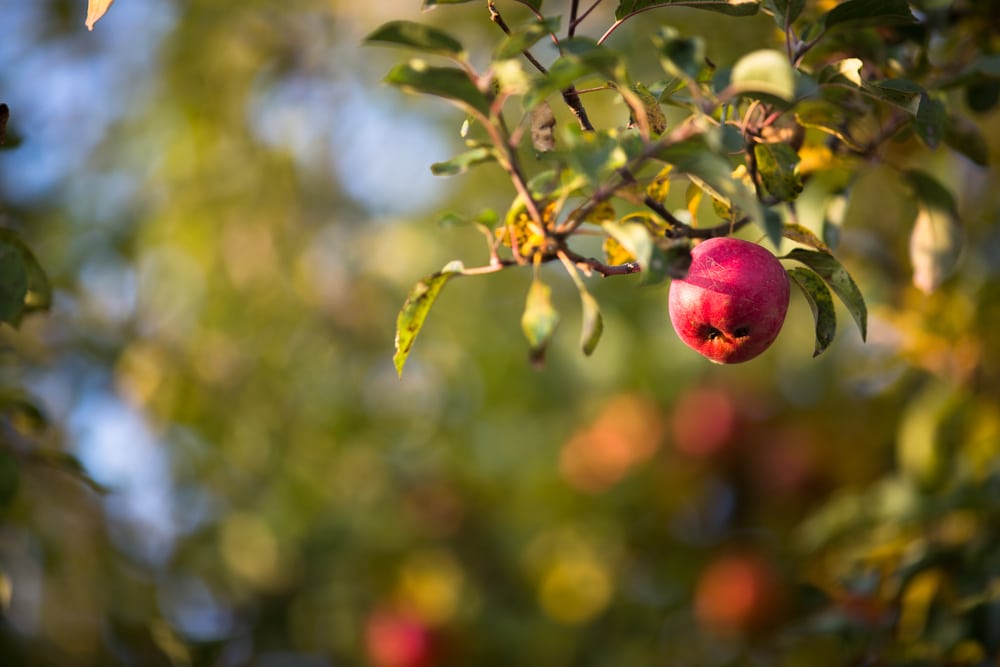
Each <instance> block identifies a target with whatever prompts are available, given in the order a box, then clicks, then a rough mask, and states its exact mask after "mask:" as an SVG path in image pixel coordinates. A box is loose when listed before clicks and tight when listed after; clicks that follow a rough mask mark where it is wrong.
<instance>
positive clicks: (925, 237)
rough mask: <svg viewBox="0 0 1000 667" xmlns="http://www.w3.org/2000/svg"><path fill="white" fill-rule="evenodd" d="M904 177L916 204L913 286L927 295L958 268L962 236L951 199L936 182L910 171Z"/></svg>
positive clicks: (922, 174)
mask: <svg viewBox="0 0 1000 667" xmlns="http://www.w3.org/2000/svg"><path fill="white" fill-rule="evenodd" d="M904 175H905V176H906V179H907V180H908V181H909V182H910V185H911V186H912V187H913V191H914V194H915V196H916V198H917V201H918V208H917V219H916V221H915V222H914V225H913V231H912V232H910V264H911V265H912V267H913V284H914V286H915V287H916V288H917V289H919V290H920V291H922V292H924V293H927V294H929V293H931V292H933V291H934V290H936V289H937V288H938V287H940V286H941V283H943V282H944V281H945V280H947V279H948V278H949V277H950V276H951V275H952V274H954V273H955V270H956V269H957V268H958V261H959V258H960V257H961V254H962V246H963V241H964V234H963V231H962V226H961V222H960V221H959V218H958V209H957V206H956V205H955V200H954V198H953V197H952V195H951V193H950V192H948V190H947V189H945V188H944V186H942V185H941V184H940V183H939V182H938V181H937V179H935V178H934V177H932V176H930V175H928V174H925V173H923V172H919V171H912V170H911V171H907V172H905V174H904Z"/></svg>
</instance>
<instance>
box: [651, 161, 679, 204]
mask: <svg viewBox="0 0 1000 667" xmlns="http://www.w3.org/2000/svg"><path fill="white" fill-rule="evenodd" d="M673 169H674V166H673V165H671V164H668V165H667V166H665V167H663V169H661V170H660V171H659V173H657V174H656V176H654V177H653V180H652V181H650V183H649V185H647V186H646V194H647V195H649V197H650V198H652V199H654V200H655V201H658V202H662V201H663V200H664V199H666V198H667V195H668V194H670V172H672V171H673Z"/></svg>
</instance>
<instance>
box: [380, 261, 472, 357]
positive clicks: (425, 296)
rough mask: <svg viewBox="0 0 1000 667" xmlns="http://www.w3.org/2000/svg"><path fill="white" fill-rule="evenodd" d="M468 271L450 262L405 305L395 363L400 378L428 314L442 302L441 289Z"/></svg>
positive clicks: (399, 322) (421, 284)
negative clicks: (439, 300) (438, 301)
mask: <svg viewBox="0 0 1000 667" xmlns="http://www.w3.org/2000/svg"><path fill="white" fill-rule="evenodd" d="M464 270H465V267H464V266H463V265H462V263H461V262H459V261H453V262H449V263H448V264H446V265H445V267H444V268H443V269H441V270H440V271H438V272H437V273H433V274H431V275H429V276H427V277H426V278H424V279H423V280H421V281H420V282H418V283H417V284H416V285H414V286H413V289H411V290H410V293H409V294H408V295H407V297H406V301H405V302H404V303H403V308H402V309H401V310H400V311H399V316H398V317H397V318H396V353H395V355H393V357H392V361H393V363H394V364H395V365H396V372H397V373H399V375H400V376H402V375H403V366H404V365H405V364H406V359H407V357H408V356H409V355H410V350H411V349H413V343H414V341H415V340H416V337H417V334H419V333H420V329H421V327H423V326H424V320H426V319H427V313H428V312H429V311H430V309H431V306H433V305H434V301H435V300H436V299H437V298H438V294H440V293H441V289H442V288H443V287H444V286H445V283H447V282H448V281H449V280H451V279H452V278H454V277H455V276H457V275H461V273H462V271H464Z"/></svg>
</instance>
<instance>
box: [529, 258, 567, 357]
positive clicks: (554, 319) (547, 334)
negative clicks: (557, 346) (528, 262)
mask: <svg viewBox="0 0 1000 667" xmlns="http://www.w3.org/2000/svg"><path fill="white" fill-rule="evenodd" d="M557 324H559V313H557V312H556V309H555V308H553V307H552V289H551V288H550V287H549V286H548V285H546V284H545V283H543V282H542V281H541V280H539V279H537V278H535V280H533V281H532V282H531V287H530V288H529V289H528V298H527V300H526V301H525V304H524V313H523V314H522V315H521V330H522V331H524V337H525V338H527V339H528V345H529V346H530V347H531V361H532V363H533V364H535V365H536V366H538V365H541V364H542V363H544V362H545V348H546V347H547V346H548V344H549V340H551V338H552V334H553V332H554V331H555V329H556V325H557Z"/></svg>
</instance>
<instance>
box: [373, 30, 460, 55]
mask: <svg viewBox="0 0 1000 667" xmlns="http://www.w3.org/2000/svg"><path fill="white" fill-rule="evenodd" d="M365 41H366V42H384V43H386V44H394V45H396V46H406V47H409V48H412V49H417V50H418V51H424V52H426V53H435V54H438V55H442V56H449V57H452V58H458V59H460V60H464V59H465V56H466V53H465V48H464V47H463V46H462V43H461V42H459V41H458V40H457V39H455V38H454V37H452V36H451V35H449V34H448V33H446V32H444V31H443V30H438V29H437V28H434V27H432V26H429V25H425V24H423V23H416V22H414V21H390V22H389V23H386V24H384V25H382V26H381V27H379V28H377V29H376V30H375V31H374V32H372V33H371V34H370V35H368V36H367V37H365Z"/></svg>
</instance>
